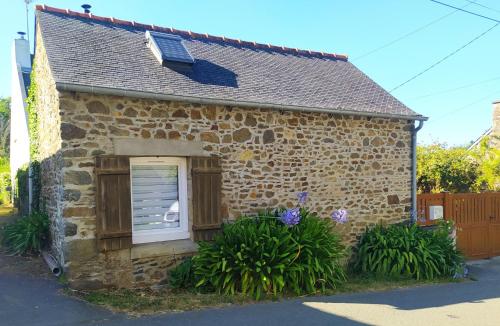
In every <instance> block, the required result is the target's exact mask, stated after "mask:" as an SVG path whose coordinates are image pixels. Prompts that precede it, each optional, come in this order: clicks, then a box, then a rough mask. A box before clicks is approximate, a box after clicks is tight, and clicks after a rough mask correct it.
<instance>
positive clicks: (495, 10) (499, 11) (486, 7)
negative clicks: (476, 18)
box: [462, 0, 500, 13]
mask: <svg viewBox="0 0 500 326" xmlns="http://www.w3.org/2000/svg"><path fill="white" fill-rule="evenodd" d="M465 1H467V2H468V3H470V4H473V5H476V6H479V7H482V8H485V9H488V10H491V11H494V12H498V13H500V10H498V9H495V8H491V7H488V6H485V5H483V4H481V3H479V2H477V0H476V1H471V0H465ZM462 8H463V7H462Z"/></svg>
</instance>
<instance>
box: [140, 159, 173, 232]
mask: <svg viewBox="0 0 500 326" xmlns="http://www.w3.org/2000/svg"><path fill="white" fill-rule="evenodd" d="M178 177H179V171H178V167H177V165H146V164H145V165H132V210H133V220H134V230H135V231H140V230H153V229H164V228H178V227H179V226H180V222H179V218H180V216H179V189H178V185H179V180H178Z"/></svg>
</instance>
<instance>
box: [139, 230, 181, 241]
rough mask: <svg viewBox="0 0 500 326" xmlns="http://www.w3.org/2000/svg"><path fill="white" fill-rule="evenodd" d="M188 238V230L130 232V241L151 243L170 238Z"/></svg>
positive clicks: (170, 239) (169, 239)
mask: <svg viewBox="0 0 500 326" xmlns="http://www.w3.org/2000/svg"><path fill="white" fill-rule="evenodd" d="M182 239H189V232H186V231H176V232H158V233H149V232H148V233H143V234H141V233H140V232H136V233H135V234H134V233H132V243H133V244H141V243H151V242H161V241H172V240H182Z"/></svg>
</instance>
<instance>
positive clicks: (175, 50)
mask: <svg viewBox="0 0 500 326" xmlns="http://www.w3.org/2000/svg"><path fill="white" fill-rule="evenodd" d="M146 38H147V39H148V40H149V42H150V46H151V47H152V49H153V53H155V52H156V53H155V55H156V56H157V57H159V58H160V57H161V61H162V63H163V61H170V62H181V63H188V64H193V63H194V59H193V57H192V56H191V54H190V53H189V51H188V49H187V48H186V47H185V46H184V44H183V43H182V38H181V37H179V36H177V35H172V34H166V33H158V32H151V31H147V32H146Z"/></svg>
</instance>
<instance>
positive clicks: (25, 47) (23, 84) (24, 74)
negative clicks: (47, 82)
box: [10, 33, 31, 188]
mask: <svg viewBox="0 0 500 326" xmlns="http://www.w3.org/2000/svg"><path fill="white" fill-rule="evenodd" d="M19 35H20V37H19V38H18V39H15V40H14V42H13V43H12V52H11V53H12V80H11V95H10V96H11V99H10V101H11V102H10V175H11V180H12V186H13V188H14V187H15V186H16V183H15V178H16V173H17V170H18V169H19V168H20V167H22V166H23V165H25V164H26V163H29V161H30V146H29V132H28V130H29V129H28V114H27V112H26V101H25V100H26V97H27V95H28V88H29V84H30V73H31V53H30V45H29V41H28V40H26V39H25V38H24V33H19Z"/></svg>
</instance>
